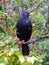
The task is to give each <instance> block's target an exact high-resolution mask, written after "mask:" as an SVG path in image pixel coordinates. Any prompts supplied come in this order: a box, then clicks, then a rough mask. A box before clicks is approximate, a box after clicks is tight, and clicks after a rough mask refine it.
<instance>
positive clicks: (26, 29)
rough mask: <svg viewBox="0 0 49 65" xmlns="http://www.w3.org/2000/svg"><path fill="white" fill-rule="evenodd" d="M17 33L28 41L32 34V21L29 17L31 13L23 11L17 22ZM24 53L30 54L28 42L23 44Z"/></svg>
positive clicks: (21, 38) (20, 37)
mask: <svg viewBox="0 0 49 65" xmlns="http://www.w3.org/2000/svg"><path fill="white" fill-rule="evenodd" d="M16 29H17V31H16V34H17V37H18V38H19V39H20V40H25V42H27V41H28V40H29V39H30V37H31V34H32V23H31V21H30V19H29V13H28V12H23V13H22V15H21V16H20V18H19V19H18V21H17V24H16ZM22 54H23V55H29V47H28V44H22Z"/></svg>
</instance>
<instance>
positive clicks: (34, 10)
mask: <svg viewBox="0 0 49 65" xmlns="http://www.w3.org/2000/svg"><path fill="white" fill-rule="evenodd" d="M42 2H43V1H42ZM42 2H40V3H39V5H38V6H37V7H36V8H34V9H33V10H31V12H33V11H35V10H37V9H38V8H39V6H40V5H41V4H42ZM31 12H29V13H31Z"/></svg>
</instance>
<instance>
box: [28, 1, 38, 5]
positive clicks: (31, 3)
mask: <svg viewBox="0 0 49 65" xmlns="http://www.w3.org/2000/svg"><path fill="white" fill-rule="evenodd" d="M36 1H37V0H35V1H34V2H30V3H29V4H30V6H31V5H33V4H35V3H36Z"/></svg>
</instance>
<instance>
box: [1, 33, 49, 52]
mask: <svg viewBox="0 0 49 65" xmlns="http://www.w3.org/2000/svg"><path fill="white" fill-rule="evenodd" d="M45 38H47V39H48V38H49V35H48V34H47V36H43V37H40V38H37V39H30V40H29V41H27V42H24V43H22V44H28V43H29V44H30V43H34V42H35V44H38V41H39V40H43V39H45ZM11 43H12V42H10V43H8V44H5V45H4V46H2V48H1V49H0V51H1V50H3V49H4V48H5V47H6V46H10V45H11ZM13 44H14V45H16V41H15V42H13Z"/></svg>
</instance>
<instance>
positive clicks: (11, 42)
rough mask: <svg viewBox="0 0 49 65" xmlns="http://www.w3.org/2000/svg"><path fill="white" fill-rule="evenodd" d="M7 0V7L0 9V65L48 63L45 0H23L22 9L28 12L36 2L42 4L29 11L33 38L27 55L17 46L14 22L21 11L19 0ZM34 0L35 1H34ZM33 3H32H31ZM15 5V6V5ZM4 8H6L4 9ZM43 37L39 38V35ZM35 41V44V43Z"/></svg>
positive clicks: (48, 45)
mask: <svg viewBox="0 0 49 65" xmlns="http://www.w3.org/2000/svg"><path fill="white" fill-rule="evenodd" d="M12 1H13V0H9V2H8V4H7V5H6V6H7V7H6V8H4V4H5V3H2V0H0V3H2V8H1V10H0V65H49V38H48V37H46V36H49V30H48V29H49V24H48V25H47V27H46V26H45V24H46V22H47V20H48V16H47V12H48V9H47V0H37V1H36V0H24V10H26V11H28V12H30V11H31V10H32V9H34V8H36V7H37V6H38V4H39V3H40V2H41V1H43V2H42V4H41V5H40V6H39V7H38V8H37V9H35V10H34V11H33V12H31V13H30V19H31V21H32V35H33V39H34V38H35V40H38V41H35V42H34V43H35V44H30V45H29V46H30V47H32V48H31V50H30V54H29V56H23V55H22V53H21V50H20V49H19V48H18V46H17V40H16V27H15V26H16V23H17V20H18V18H19V16H20V14H21V13H22V3H21V0H14V3H13V2H12ZM34 1H35V2H34ZM31 2H32V3H34V4H31ZM15 6H16V7H15ZM0 7H1V6H0ZM5 9H6V10H5ZM43 36H45V38H43V39H41V37H43ZM36 43H37V44H36Z"/></svg>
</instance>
